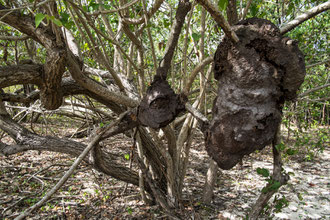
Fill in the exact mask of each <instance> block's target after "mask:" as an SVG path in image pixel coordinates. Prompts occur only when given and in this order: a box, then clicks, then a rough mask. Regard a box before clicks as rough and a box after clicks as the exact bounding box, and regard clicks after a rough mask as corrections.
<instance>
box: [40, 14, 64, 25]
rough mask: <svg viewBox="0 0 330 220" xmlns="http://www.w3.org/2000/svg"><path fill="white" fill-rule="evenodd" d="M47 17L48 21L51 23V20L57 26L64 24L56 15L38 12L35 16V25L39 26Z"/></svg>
mask: <svg viewBox="0 0 330 220" xmlns="http://www.w3.org/2000/svg"><path fill="white" fill-rule="evenodd" d="M45 18H46V19H47V23H49V21H52V22H53V23H54V24H56V25H57V26H60V27H61V26H62V22H61V20H59V19H57V18H55V17H54V16H49V15H45V14H42V13H38V14H36V16H35V25H36V28H37V27H39V25H40V23H41V22H42V21H43V20H44V19H45Z"/></svg>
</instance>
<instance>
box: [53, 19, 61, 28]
mask: <svg viewBox="0 0 330 220" xmlns="http://www.w3.org/2000/svg"><path fill="white" fill-rule="evenodd" d="M52 21H53V22H54V24H56V25H57V26H59V27H62V26H63V24H62V22H61V21H60V20H59V19H57V18H54V19H52Z"/></svg>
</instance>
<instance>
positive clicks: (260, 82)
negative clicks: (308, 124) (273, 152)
mask: <svg viewBox="0 0 330 220" xmlns="http://www.w3.org/2000/svg"><path fill="white" fill-rule="evenodd" d="M234 30H235V32H236V34H237V36H238V38H239V39H240V41H239V42H238V43H232V42H231V41H230V40H229V39H227V38H224V40H223V41H222V42H221V43H220V44H219V46H218V48H217V51H216V53H215V56H214V77H215V79H217V80H218V96H217V97H216V98H215V100H214V104H213V118H212V121H211V123H210V126H209V127H208V129H207V131H206V150H207V152H208V153H209V155H210V156H211V157H212V158H213V159H214V160H215V161H216V162H217V164H218V166H219V167H220V168H222V169H230V168H232V167H233V166H235V165H236V164H237V163H238V162H239V161H240V159H241V158H242V157H243V156H244V155H246V154H249V153H251V152H253V151H255V150H257V149H259V150H260V149H262V148H264V147H265V146H266V145H268V144H270V143H271V142H272V141H273V139H274V135H275V132H276V129H277V127H278V125H279V123H280V122H281V111H282V105H283V103H284V101H285V100H292V99H294V98H295V97H296V91H297V90H298V89H299V87H300V85H301V84H302V82H303V81H304V76H305V64H304V56H303V54H302V53H301V51H300V50H299V48H298V47H297V45H296V42H294V41H293V40H291V39H289V38H287V37H283V36H282V35H281V34H280V31H279V29H278V28H277V27H276V26H275V25H274V24H272V23H271V22H269V21H267V20H264V19H258V18H251V19H247V20H244V21H242V22H239V23H238V24H237V25H235V26H234Z"/></svg>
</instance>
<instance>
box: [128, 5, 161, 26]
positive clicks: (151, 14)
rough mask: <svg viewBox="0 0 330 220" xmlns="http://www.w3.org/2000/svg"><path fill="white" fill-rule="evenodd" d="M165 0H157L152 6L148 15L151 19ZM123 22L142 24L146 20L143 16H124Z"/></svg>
mask: <svg viewBox="0 0 330 220" xmlns="http://www.w3.org/2000/svg"><path fill="white" fill-rule="evenodd" d="M163 2H164V0H156V1H155V3H154V5H153V6H152V8H151V9H150V10H149V11H148V13H147V17H148V19H150V18H151V17H152V16H153V15H154V14H155V12H156V11H158V9H159V8H160V6H161V5H162V4H163ZM122 19H123V22H124V23H126V24H142V23H143V22H145V19H144V17H141V18H125V17H123V18H122Z"/></svg>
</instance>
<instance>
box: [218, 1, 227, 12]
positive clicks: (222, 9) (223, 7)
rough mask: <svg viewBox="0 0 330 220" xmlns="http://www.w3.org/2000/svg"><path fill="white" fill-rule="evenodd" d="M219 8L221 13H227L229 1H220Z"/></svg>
mask: <svg viewBox="0 0 330 220" xmlns="http://www.w3.org/2000/svg"><path fill="white" fill-rule="evenodd" d="M218 6H219V9H220V10H221V11H225V10H226V8H227V6H228V0H219V1H218Z"/></svg>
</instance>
